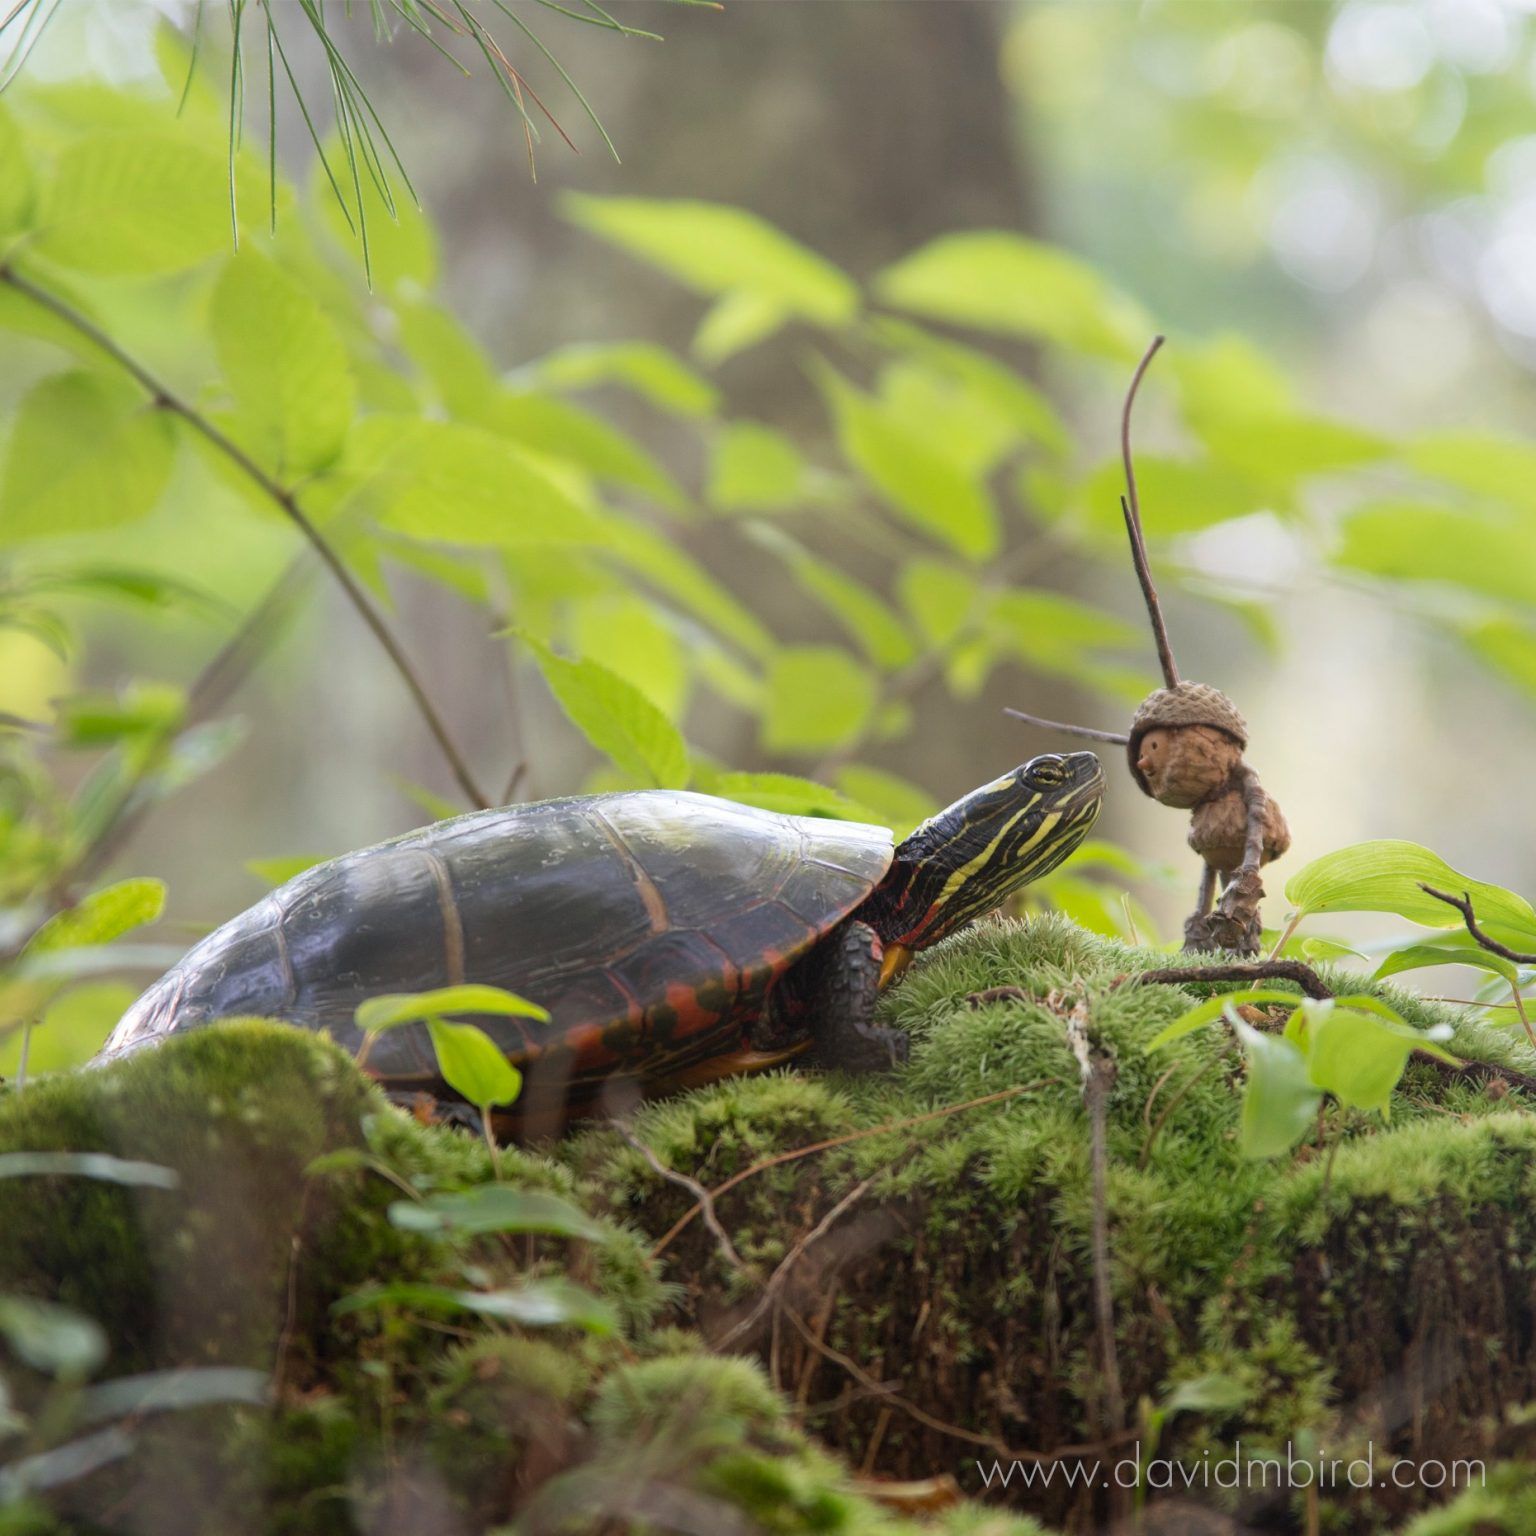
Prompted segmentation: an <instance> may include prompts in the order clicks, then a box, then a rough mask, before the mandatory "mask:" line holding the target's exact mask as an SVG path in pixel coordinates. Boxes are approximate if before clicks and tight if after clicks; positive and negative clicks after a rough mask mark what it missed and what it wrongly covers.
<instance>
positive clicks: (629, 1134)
mask: <svg viewBox="0 0 1536 1536" xmlns="http://www.w3.org/2000/svg"><path fill="white" fill-rule="evenodd" d="M613 1128H614V1129H615V1130H616V1131H617V1132H618V1133H619V1135H620V1136H622V1137H623V1138H624V1140H625V1141H627V1142H628V1143H629V1144H630V1146H632V1147H633V1148H634V1149H635V1151H636V1152H638V1153H639V1154H640V1155H641V1157H643V1158H644V1159H645V1160H646V1162H648V1163H649V1164H650V1165H651V1167H652V1168H653V1169H654V1170H655V1171H656V1172H657V1173H658V1174H659V1175H660V1176H661V1177H662V1178H664V1179H665V1180H666V1181H667V1182H668V1183H669V1184H676V1185H678V1186H679V1187H680V1188H682V1189H686V1190H687V1191H688V1193H689V1194H690V1195H692V1196H693V1198H694V1199H695V1200H696V1201H697V1202H698V1204H697V1205H696V1206H694V1210H697V1211H700V1212H702V1213H703V1216H704V1225H705V1226H706V1227H708V1228H709V1230H710V1232H711V1233H712V1234H713V1236H714V1239H715V1243H716V1245H717V1246H718V1247H719V1249H720V1252H721V1253H722V1254H724V1256H725V1260H726V1262H727V1263H728V1264H729V1265H730V1266H731V1268H732V1269H737V1270H742V1269H746V1268H747V1265H746V1264H745V1262H744V1261H743V1260H742V1257H741V1255H740V1254H739V1253H737V1252H736V1246H735V1244H734V1243H732V1242H731V1239H730V1236H729V1235H728V1234H727V1232H726V1230H725V1228H724V1226H722V1225H721V1222H720V1217H719V1215H718V1214H717V1213H716V1211H715V1201H714V1197H713V1196H712V1195H711V1194H710V1192H709V1191H708V1190H707V1189H706V1188H705V1187H704V1186H703V1185H702V1184H700V1183H699V1181H698V1180H697V1179H693V1178H689V1176H688V1175H687V1174H686V1173H679V1172H678V1171H677V1169H676V1168H669V1167H667V1165H666V1164H665V1163H664V1162H662V1160H661V1159H660V1158H659V1157H657V1155H656V1153H655V1151H654V1150H653V1149H652V1148H651V1147H648V1146H647V1145H646V1144H645V1143H644V1142H643V1141H641V1139H640V1138H639V1137H638V1136H636V1135H635V1133H634V1132H633V1131H632V1130H630V1128H629V1127H628V1126H627V1125H622V1124H620V1123H619V1121H617V1120H615V1121H614V1122H613Z"/></svg>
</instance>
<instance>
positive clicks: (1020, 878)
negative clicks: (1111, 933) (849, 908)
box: [864, 752, 1104, 980]
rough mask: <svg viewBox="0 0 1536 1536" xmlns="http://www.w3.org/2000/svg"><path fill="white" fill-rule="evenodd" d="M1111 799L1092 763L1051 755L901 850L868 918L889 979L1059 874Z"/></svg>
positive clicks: (930, 824) (958, 807) (937, 821)
mask: <svg viewBox="0 0 1536 1536" xmlns="http://www.w3.org/2000/svg"><path fill="white" fill-rule="evenodd" d="M1103 798H1104V770H1103V769H1102V768H1100V766H1099V760H1098V758H1096V757H1095V756H1094V755H1093V753H1091V752H1072V753H1068V754H1066V755H1065V756H1057V755H1055V754H1054V753H1051V754H1047V755H1046V756H1044V757H1036V758H1031V759H1030V761H1029V762H1027V763H1022V764H1020V765H1019V767H1017V768H1015V769H1013V770H1012V772H1010V773H1005V774H1004V775H1003V776H1002V778H1000V779H994V780H993V781H992V782H991V783H990V784H983V785H982V786H981V788H980V789H973V790H972V791H971V792H970V794H968V795H966V796H965V798H964V799H961V800H957V801H955V803H954V804H953V805H951V806H949V807H948V808H947V809H946V810H942V811H940V812H939V813H938V815H937V816H933V817H930V818H929V819H928V820H927V821H925V822H924V823H923V824H922V826H920V827H919V828H918V829H917V830H916V831H915V832H914V833H913V834H912V835H911V836H910V837H909V838H907V839H906V840H905V841H904V842H903V843H901V844H900V845H899V846H898V847H897V849H896V856H895V858H894V860H893V861H892V863H891V868H890V871H889V873H888V874H887V875H886V877H885V879H884V880H883V881H882V882H881V884H880V886H879V887H878V888H877V889H876V891H875V892H874V894H873V895H872V896H871V897H870V900H869V904H868V907H867V909H866V913H865V914H864V915H865V917H866V920H867V921H868V922H869V923H870V925H871V926H872V927H873V928H874V929H875V931H876V933H878V934H879V935H880V937H881V939H882V940H883V941H884V943H885V947H886V966H885V971H884V973H883V978H882V979H884V980H889V979H890V978H891V977H892V976H894V975H896V974H898V973H899V972H900V970H901V969H902V968H903V966H904V965H905V963H906V960H907V958H909V957H910V956H911V954H912V952H913V951H915V950H919V949H924V948H926V947H927V946H928V945H930V944H933V943H936V942H937V941H938V940H939V939H942V938H944V937H945V936H946V935H947V934H951V933H953V932H954V931H955V929H957V928H959V927H960V926H961V925H962V924H964V923H968V922H970V920H971V919H972V918H974V917H980V916H981V915H982V914H983V913H984V912H990V911H991V910H992V909H993V908H994V907H996V906H998V905H999V904H1000V903H1001V902H1003V901H1004V900H1005V899H1006V898H1007V897H1009V896H1010V895H1012V894H1013V892H1014V891H1016V890H1018V889H1019V887H1020V886H1023V885H1028V884H1029V882H1030V881H1031V880H1037V879H1039V877H1040V876H1041V875H1044V874H1047V873H1049V872H1050V871H1051V870H1053V869H1055V868H1056V866H1057V865H1058V864H1060V863H1061V862H1062V860H1063V859H1065V858H1066V857H1067V855H1068V854H1070V853H1071V852H1072V851H1073V849H1075V848H1076V847H1077V845H1078V844H1079V843H1081V842H1082V840H1083V839H1084V838H1085V837H1086V836H1087V835H1088V829H1089V828H1090V827H1091V826H1092V825H1093V823H1094V821H1095V820H1096V819H1097V818H1098V814H1099V805H1100V803H1101V802H1102V800H1103Z"/></svg>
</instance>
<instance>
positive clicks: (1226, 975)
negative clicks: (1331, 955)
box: [1116, 960, 1334, 998]
mask: <svg viewBox="0 0 1536 1536" xmlns="http://www.w3.org/2000/svg"><path fill="white" fill-rule="evenodd" d="M1191 981H1249V982H1253V981H1293V982H1295V983H1296V985H1297V986H1298V987H1300V988H1301V990H1302V991H1303V992H1305V993H1306V994H1307V996H1308V997H1315V998H1324V997H1332V996H1333V995H1334V994H1333V991H1332V989H1331V988H1330V987H1329V986H1328V984H1327V982H1325V981H1324V980H1323V978H1322V977H1321V976H1319V975H1318V974H1317V972H1316V971H1314V970H1313V969H1312V967H1311V966H1310V965H1303V964H1302V963H1301V961H1299V960H1242V961H1234V962H1233V963H1232V964H1231V965H1171V966H1168V967H1166V968H1165V969H1162V970H1156V971H1135V972H1132V974H1131V975H1129V976H1126V977H1123V978H1122V979H1121V980H1120V981H1119V982H1117V983H1116V985H1117V986H1126V987H1130V986H1145V987H1151V986H1167V987H1182V986H1184V985H1185V983H1186V982H1191Z"/></svg>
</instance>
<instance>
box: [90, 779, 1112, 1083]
mask: <svg viewBox="0 0 1536 1536" xmlns="http://www.w3.org/2000/svg"><path fill="white" fill-rule="evenodd" d="M1103 792H1104V776H1103V773H1102V771H1101V770H1100V767H1099V763H1098V759H1097V758H1095V757H1094V755H1093V754H1092V753H1091V752H1077V753H1073V754H1071V755H1069V756H1055V755H1049V756H1045V757H1037V758H1035V759H1034V760H1033V761H1031V762H1028V763H1025V764H1024V765H1022V766H1021V767H1018V768H1015V769H1013V770H1012V771H1011V772H1010V773H1007V774H1004V775H1003V777H1002V778H1000V779H997V780H994V781H993V782H992V783H990V784H986V785H983V786H982V787H981V788H980V789H977V790H973V791H972V792H971V793H970V794H968V795H966V796H965V798H964V799H962V800H958V801H956V802H955V804H953V805H952V806H950V807H949V808H948V809H947V810H944V811H941V812H939V814H938V815H937V816H934V817H933V818H932V819H931V820H929V821H927V822H924V824H923V825H922V826H921V827H919V828H918V829H917V830H916V831H915V832H914V833H912V835H911V836H910V837H908V838H907V839H906V840H905V841H903V842H902V843H901V844H900V845H899V846H898V847H895V848H893V847H892V841H893V839H892V835H891V833H890V832H889V831H888V830H887V829H886V828H884V827H872V826H864V825H861V824H858V823H855V822H847V821H834V820H827V819H823V818H819V817H809V816H784V815H778V814H775V813H773V812H770V811H762V810H754V809H751V808H750V807H747V806H744V805H738V804H735V803H734V802H731V801H726V800H717V799H714V798H712V797H710V796H708V795H699V794H690V793H685V792H680V791H670V790H652V791H638V792H634V793H628V794H610V795H592V796H585V797H577V798H570V799H560V800H545V801H541V802H538V803H536V804H532V805H518V806H511V807H508V808H506V809H504V810H490V811H479V812H474V813H472V814H470V815H467V816H458V817H455V818H453V819H452V820H449V821H441V822H437V823H436V824H434V825H432V826H429V827H425V828H423V829H421V830H420V831H416V832H411V833H408V834H406V835H405V836H403V837H397V838H394V839H392V840H391V841H389V842H385V843H380V844H379V845H377V846H376V847H373V848H365V849H362V850H361V851H359V852H356V853H349V854H345V855H343V856H342V857H341V858H337V859H332V860H331V861H329V862H328V863H325V864H320V865H317V866H316V867H315V868H313V869H310V870H306V871H305V872H304V873H303V874H301V875H298V876H296V877H295V878H294V879H292V880H290V881H289V882H288V883H287V884H286V885H284V886H282V887H280V888H279V889H278V890H275V891H273V892H272V893H271V894H270V895H268V896H267V897H266V898H265V899H264V900H262V901H260V902H258V903H257V904H256V905H255V906H254V907H252V908H250V910H249V911H246V912H243V913H242V914H241V915H240V916H239V917H236V918H234V919H232V920H231V921H230V922H228V923H226V924H224V926H223V927H222V928H219V929H217V930H216V931H215V932H214V933H212V934H210V935H209V936H208V937H207V938H205V939H204V940H203V941H202V942H201V943H199V944H198V945H197V946H196V947H195V948H193V949H192V950H191V951H190V952H189V953H188V954H187V955H186V956H185V958H184V959H183V960H182V961H181V963H180V964H179V965H177V966H176V967H175V968H174V969H173V970H171V971H170V972H168V973H167V974H166V975H165V976H163V977H162V978H161V979H160V980H159V981H157V982H156V983H155V984H154V985H153V986H152V987H150V989H149V990H148V991H147V992H145V993H144V995H143V996H142V997H141V998H139V1000H138V1001H137V1002H136V1003H135V1004H134V1005H133V1006H132V1007H131V1008H130V1009H129V1010H128V1012H127V1013H126V1014H124V1016H123V1018H122V1020H121V1021H120V1022H119V1024H118V1025H117V1028H116V1029H115V1030H114V1031H113V1032H112V1035H111V1038H110V1039H109V1040H108V1041H107V1043H106V1045H105V1046H104V1047H103V1049H102V1055H103V1057H112V1056H116V1055H119V1054H121V1053H123V1052H126V1051H130V1050H134V1049H136V1048H138V1047H140V1046H143V1045H146V1044H149V1043H151V1042H154V1041H158V1040H161V1039H163V1038H165V1037H166V1036H167V1035H171V1034H175V1033H177V1032H179V1031H181V1030H186V1029H193V1028H198V1027H200V1026H202V1025H204V1024H210V1023H212V1022H214V1021H215V1020H217V1019H220V1018H227V1017H230V1016H234V1015H247V1014H259V1015H264V1016H267V1017H271V1018H278V1019H284V1020H288V1021H290V1022H292V1023H294V1024H297V1025H301V1026H303V1027H305V1028H308V1029H317V1030H318V1029H323V1030H327V1031H329V1032H330V1034H331V1035H332V1036H333V1037H334V1038H335V1039H336V1040H337V1042H338V1043H339V1044H340V1045H342V1046H343V1047H346V1048H349V1049H353V1050H355V1049H356V1048H357V1047H358V1046H359V1044H360V1036H359V1033H358V1030H357V1028H356V1025H355V1024H354V1022H353V1012H354V1010H355V1009H356V1007H357V1005H358V1004H359V1003H360V1002H362V1001H363V1000H364V999H365V998H368V997H372V996H375V995H377V994H379V993H383V992H415V991H424V990H427V989H430V988H435V987H441V986H449V985H453V984H456V983H459V982H466V981H468V982H480V983H488V984H490V985H493V986H500V987H507V988H510V989H511V990H512V991H515V992H518V993H520V994H521V995H522V996H524V997H527V998H530V999H532V1000H533V1001H534V1002H537V1003H540V1004H542V1005H543V1006H544V1007H546V1008H547V1009H548V1010H549V1012H550V1014H551V1021H550V1022H549V1023H547V1024H542V1023H536V1022H534V1021H532V1020H527V1019H507V1018H499V1017H498V1018H492V1017H479V1018H476V1020H475V1022H476V1023H478V1024H479V1025H480V1026H481V1027H482V1028H483V1029H485V1030H486V1031H487V1033H489V1034H490V1035H491V1036H492V1038H493V1039H494V1040H495V1041H496V1043H497V1044H498V1045H499V1046H500V1047H501V1048H502V1050H504V1051H505V1052H506V1053H507V1055H508V1056H509V1057H510V1058H511V1059H513V1060H514V1061H515V1062H516V1063H517V1064H518V1065H519V1066H520V1067H521V1068H522V1069H523V1071H524V1073H525V1076H526V1079H527V1089H526V1091H525V1094H524V1100H523V1103H524V1107H525V1108H526V1107H528V1106H531V1105H535V1104H540V1103H544V1104H555V1105H558V1106H560V1110H561V1112H562V1113H563V1112H575V1113H580V1112H582V1111H584V1110H585V1111H586V1112H588V1113H590V1112H592V1111H593V1110H594V1109H595V1108H597V1107H598V1105H597V1101H598V1099H599V1098H600V1097H601V1090H602V1089H603V1086H604V1085H605V1084H606V1083H610V1082H613V1081H621V1082H622V1081H625V1080H627V1081H628V1082H630V1083H631V1084H633V1085H638V1087H639V1088H640V1089H642V1090H644V1091H654V1090H658V1089H662V1088H665V1087H669V1086H679V1085H685V1084H688V1083H693V1082H700V1081H707V1080H709V1079H710V1078H713V1077H718V1076H723V1075H725V1074H726V1073H729V1072H735V1071H742V1070H749V1069H751V1068H754V1067H760V1066H769V1065H772V1064H775V1063H777V1062H781V1061H785V1060H787V1059H788V1058H789V1057H791V1056H793V1055H795V1054H797V1053H798V1052H799V1051H801V1050H804V1049H805V1048H806V1047H807V1046H809V1045H811V1044H813V1043H814V1044H815V1046H816V1052H817V1056H818V1059H820V1060H822V1061H824V1062H826V1063H827V1064H830V1065H837V1066H846V1067H872V1066H878V1065H886V1064H889V1063H891V1062H892V1061H894V1060H896V1059H898V1058H899V1057H900V1056H901V1055H902V1054H904V1050H905V1044H906V1042H905V1039H904V1037H901V1036H899V1035H897V1034H895V1033H894V1032H893V1031H889V1030H882V1029H880V1028H878V1027H876V1026H875V1024H874V1023H873V1016H874V1006H875V999H876V997H877V996H878V993H879V990H880V988H881V987H882V986H884V985H885V984H886V983H888V982H889V981H891V980H892V979H893V978H894V977H895V976H897V975H899V974H900V973H901V971H902V970H903V969H904V968H905V966H906V964H907V962H908V961H909V960H910V959H911V957H912V954H913V953H914V952H915V951H916V950H919V949H923V948H925V947H926V946H927V945H930V944H932V943H934V942H935V941H936V940H938V939H941V938H943V937H944V936H945V935H946V934H949V933H953V932H954V931H955V929H957V928H959V927H960V926H961V925H962V924H964V923H966V922H969V921H970V920H971V919H972V918H974V917H977V916H979V915H980V914H982V913H984V912H987V911H990V910H991V909H992V908H994V907H996V906H997V905H998V904H999V903H1000V902H1001V901H1002V900H1003V899H1004V898H1005V897H1006V896H1007V895H1008V894H1009V893H1010V892H1012V891H1014V890H1016V889H1017V888H1018V887H1020V886H1022V885H1024V884H1025V883H1026V882H1028V881H1030V880H1033V879H1035V878H1036V877H1037V876H1039V875H1042V874H1044V873H1045V872H1046V871H1048V870H1050V869H1054V868H1055V867H1056V865H1058V864H1059V863H1061V861H1062V860H1063V859H1065V858H1066V857H1067V855H1068V854H1070V853H1071V852H1072V850H1073V849H1074V848H1076V847H1077V845H1078V844H1079V843H1080V842H1081V841H1082V840H1083V837H1084V836H1085V835H1086V834H1087V832H1088V829H1089V828H1090V827H1091V826H1092V825H1093V822H1094V819H1095V818H1096V817H1097V815H1098V812H1099V803H1100V800H1101V798H1102V796H1103ZM368 1065H369V1069H370V1070H371V1071H372V1072H373V1073H374V1074H375V1075H376V1076H377V1077H378V1078H379V1079H380V1080H381V1081H382V1082H383V1083H384V1085H385V1086H386V1087H387V1088H390V1089H392V1090H397V1091H402V1092H411V1091H426V1092H430V1093H433V1094H434V1095H436V1096H438V1097H439V1098H441V1099H443V1100H445V1101H451V1100H452V1099H453V1097H454V1096H453V1094H452V1093H451V1091H450V1090H448V1089H447V1087H446V1085H444V1084H443V1083H442V1082H441V1081H440V1079H439V1078H438V1076H437V1073H436V1070H435V1064H434V1058H433V1054H432V1049H431V1044H430V1041H429V1039H428V1036H427V1033H426V1029H425V1026H423V1025H419V1024H417V1025H407V1026H404V1027H401V1028H398V1029H393V1030H390V1031H388V1032H387V1033H385V1034H383V1035H381V1036H380V1037H378V1039H377V1040H376V1042H375V1044H374V1046H373V1048H372V1050H371V1052H370V1055H369V1060H368Z"/></svg>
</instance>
